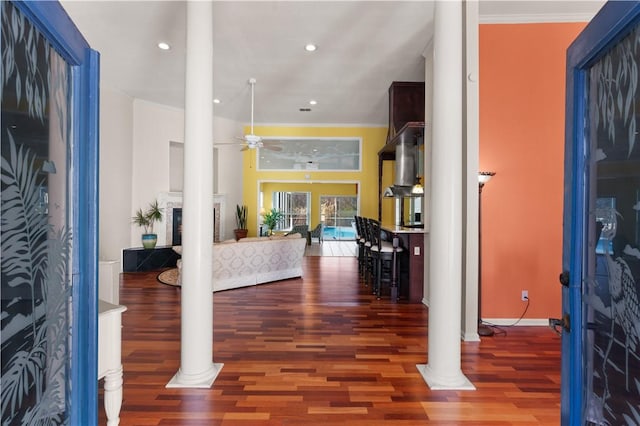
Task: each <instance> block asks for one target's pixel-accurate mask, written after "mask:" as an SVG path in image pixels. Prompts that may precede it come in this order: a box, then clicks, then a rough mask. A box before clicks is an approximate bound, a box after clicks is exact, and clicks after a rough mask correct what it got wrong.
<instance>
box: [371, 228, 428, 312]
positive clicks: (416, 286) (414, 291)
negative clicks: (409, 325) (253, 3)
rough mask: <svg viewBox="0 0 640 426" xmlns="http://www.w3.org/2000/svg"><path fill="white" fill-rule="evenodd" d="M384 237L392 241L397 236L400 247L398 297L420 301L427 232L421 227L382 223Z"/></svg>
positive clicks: (422, 288)
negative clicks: (401, 249)
mask: <svg viewBox="0 0 640 426" xmlns="http://www.w3.org/2000/svg"><path fill="white" fill-rule="evenodd" d="M380 227H381V228H382V230H383V231H384V233H385V235H384V236H383V238H384V239H386V240H387V241H393V238H394V237H398V239H399V243H400V247H402V248H403V251H402V253H401V254H400V277H399V283H398V287H399V298H400V300H405V301H407V302H410V303H422V301H423V298H424V262H425V259H426V257H425V244H424V242H425V238H427V234H426V233H425V231H424V229H423V228H413V227H411V228H410V227H404V226H398V225H394V224H389V223H382V224H381V226H380Z"/></svg>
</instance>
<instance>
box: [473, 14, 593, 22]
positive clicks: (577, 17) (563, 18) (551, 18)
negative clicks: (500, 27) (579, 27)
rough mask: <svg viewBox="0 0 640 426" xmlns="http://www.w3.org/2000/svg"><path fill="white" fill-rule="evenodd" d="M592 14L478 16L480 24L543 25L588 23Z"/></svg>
mask: <svg viewBox="0 0 640 426" xmlns="http://www.w3.org/2000/svg"><path fill="white" fill-rule="evenodd" d="M594 16H595V15H594V14H592V13H555V14H553V15H551V14H543V13H539V14H513V15H480V23H481V24H543V23H560V22H589V21H591V19H593V17H594Z"/></svg>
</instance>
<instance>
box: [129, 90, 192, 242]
mask: <svg viewBox="0 0 640 426" xmlns="http://www.w3.org/2000/svg"><path fill="white" fill-rule="evenodd" d="M171 141H179V142H182V141H184V111H183V110H182V109H178V108H172V107H168V106H165V105H160V104H156V103H153V102H148V101H143V100H140V99H135V100H134V101H133V150H132V158H133V173H132V178H131V181H130V183H129V184H130V185H131V209H130V211H129V216H133V214H134V213H135V211H136V210H138V209H139V208H143V209H146V208H147V206H148V205H149V203H151V202H153V201H154V200H155V199H156V198H157V197H158V194H159V193H160V192H168V191H169V147H170V142H171ZM129 225H130V227H129V228H128V229H129V230H130V242H129V247H140V246H141V245H142V244H141V243H140V235H141V234H142V229H140V228H139V227H137V226H135V225H132V224H131V220H129Z"/></svg>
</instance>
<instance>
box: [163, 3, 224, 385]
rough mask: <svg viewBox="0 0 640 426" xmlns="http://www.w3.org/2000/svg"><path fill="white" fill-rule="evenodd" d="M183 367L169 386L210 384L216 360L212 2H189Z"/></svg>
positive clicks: (182, 314)
mask: <svg viewBox="0 0 640 426" xmlns="http://www.w3.org/2000/svg"><path fill="white" fill-rule="evenodd" d="M186 27H187V63H186V84H185V132H184V134H185V141H184V164H185V167H184V190H183V205H182V223H183V230H182V288H181V292H182V294H181V339H182V341H181V348H180V369H179V370H178V372H177V373H176V375H175V376H174V377H173V378H172V379H171V381H170V382H169V383H168V384H167V387H191V388H196V387H199V388H204V387H211V385H212V384H213V382H214V380H215V378H216V376H217V375H218V373H219V372H220V369H221V368H222V365H221V364H214V363H213V292H212V289H213V286H212V282H211V269H212V266H211V265H212V258H211V256H212V252H213V247H212V243H213V209H212V206H213V164H212V158H213V4H212V2H209V1H207V2H196V1H190V2H187V25H186Z"/></svg>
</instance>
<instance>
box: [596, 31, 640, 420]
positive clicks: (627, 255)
mask: <svg viewBox="0 0 640 426" xmlns="http://www.w3.org/2000/svg"><path fill="white" fill-rule="evenodd" d="M639 49H640V33H639V31H638V28H636V29H634V30H633V31H632V33H631V34H629V35H628V36H627V37H626V38H624V39H623V40H622V41H620V42H619V43H618V44H617V45H616V46H615V47H614V48H613V49H612V50H611V51H610V52H609V53H607V55H605V56H604V57H602V58H601V59H600V60H599V61H598V62H597V63H596V64H594V65H593V67H592V68H591V69H590V71H589V109H588V110H589V120H588V122H589V126H590V127H589V129H588V135H589V145H590V158H591V163H590V172H591V174H590V185H589V191H588V194H587V198H588V200H587V201H588V203H589V206H590V208H589V210H590V212H589V213H590V216H589V220H588V223H589V232H588V235H587V237H588V238H587V241H588V242H589V243H588V244H587V248H586V250H587V252H586V253H584V259H585V277H584V282H583V303H584V305H583V306H584V312H585V315H584V318H583V320H584V323H583V330H584V333H585V335H584V339H583V341H584V344H585V347H584V354H585V358H586V359H585V364H586V368H585V377H584V383H585V387H586V389H585V393H586V394H585V399H584V400H585V401H586V407H585V420H586V421H587V422H590V423H594V424H612V425H613V424H616V425H621V424H629V425H630V424H640V347H639V346H638V345H639V344H640V305H639V304H638V300H639V297H638V293H639V290H640V289H639V284H640V250H639V247H640V244H639V241H638V235H639V232H638V231H639V230H638V220H637V217H638V211H639V210H640V203H639V200H638V191H639V189H640V148H639V145H640V144H638V140H637V139H638V130H637V125H638V121H637V119H638V112H640V111H637V110H636V108H637V105H639V104H638V102H639V98H638V62H639V61H638V59H639V53H640V50H639Z"/></svg>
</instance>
